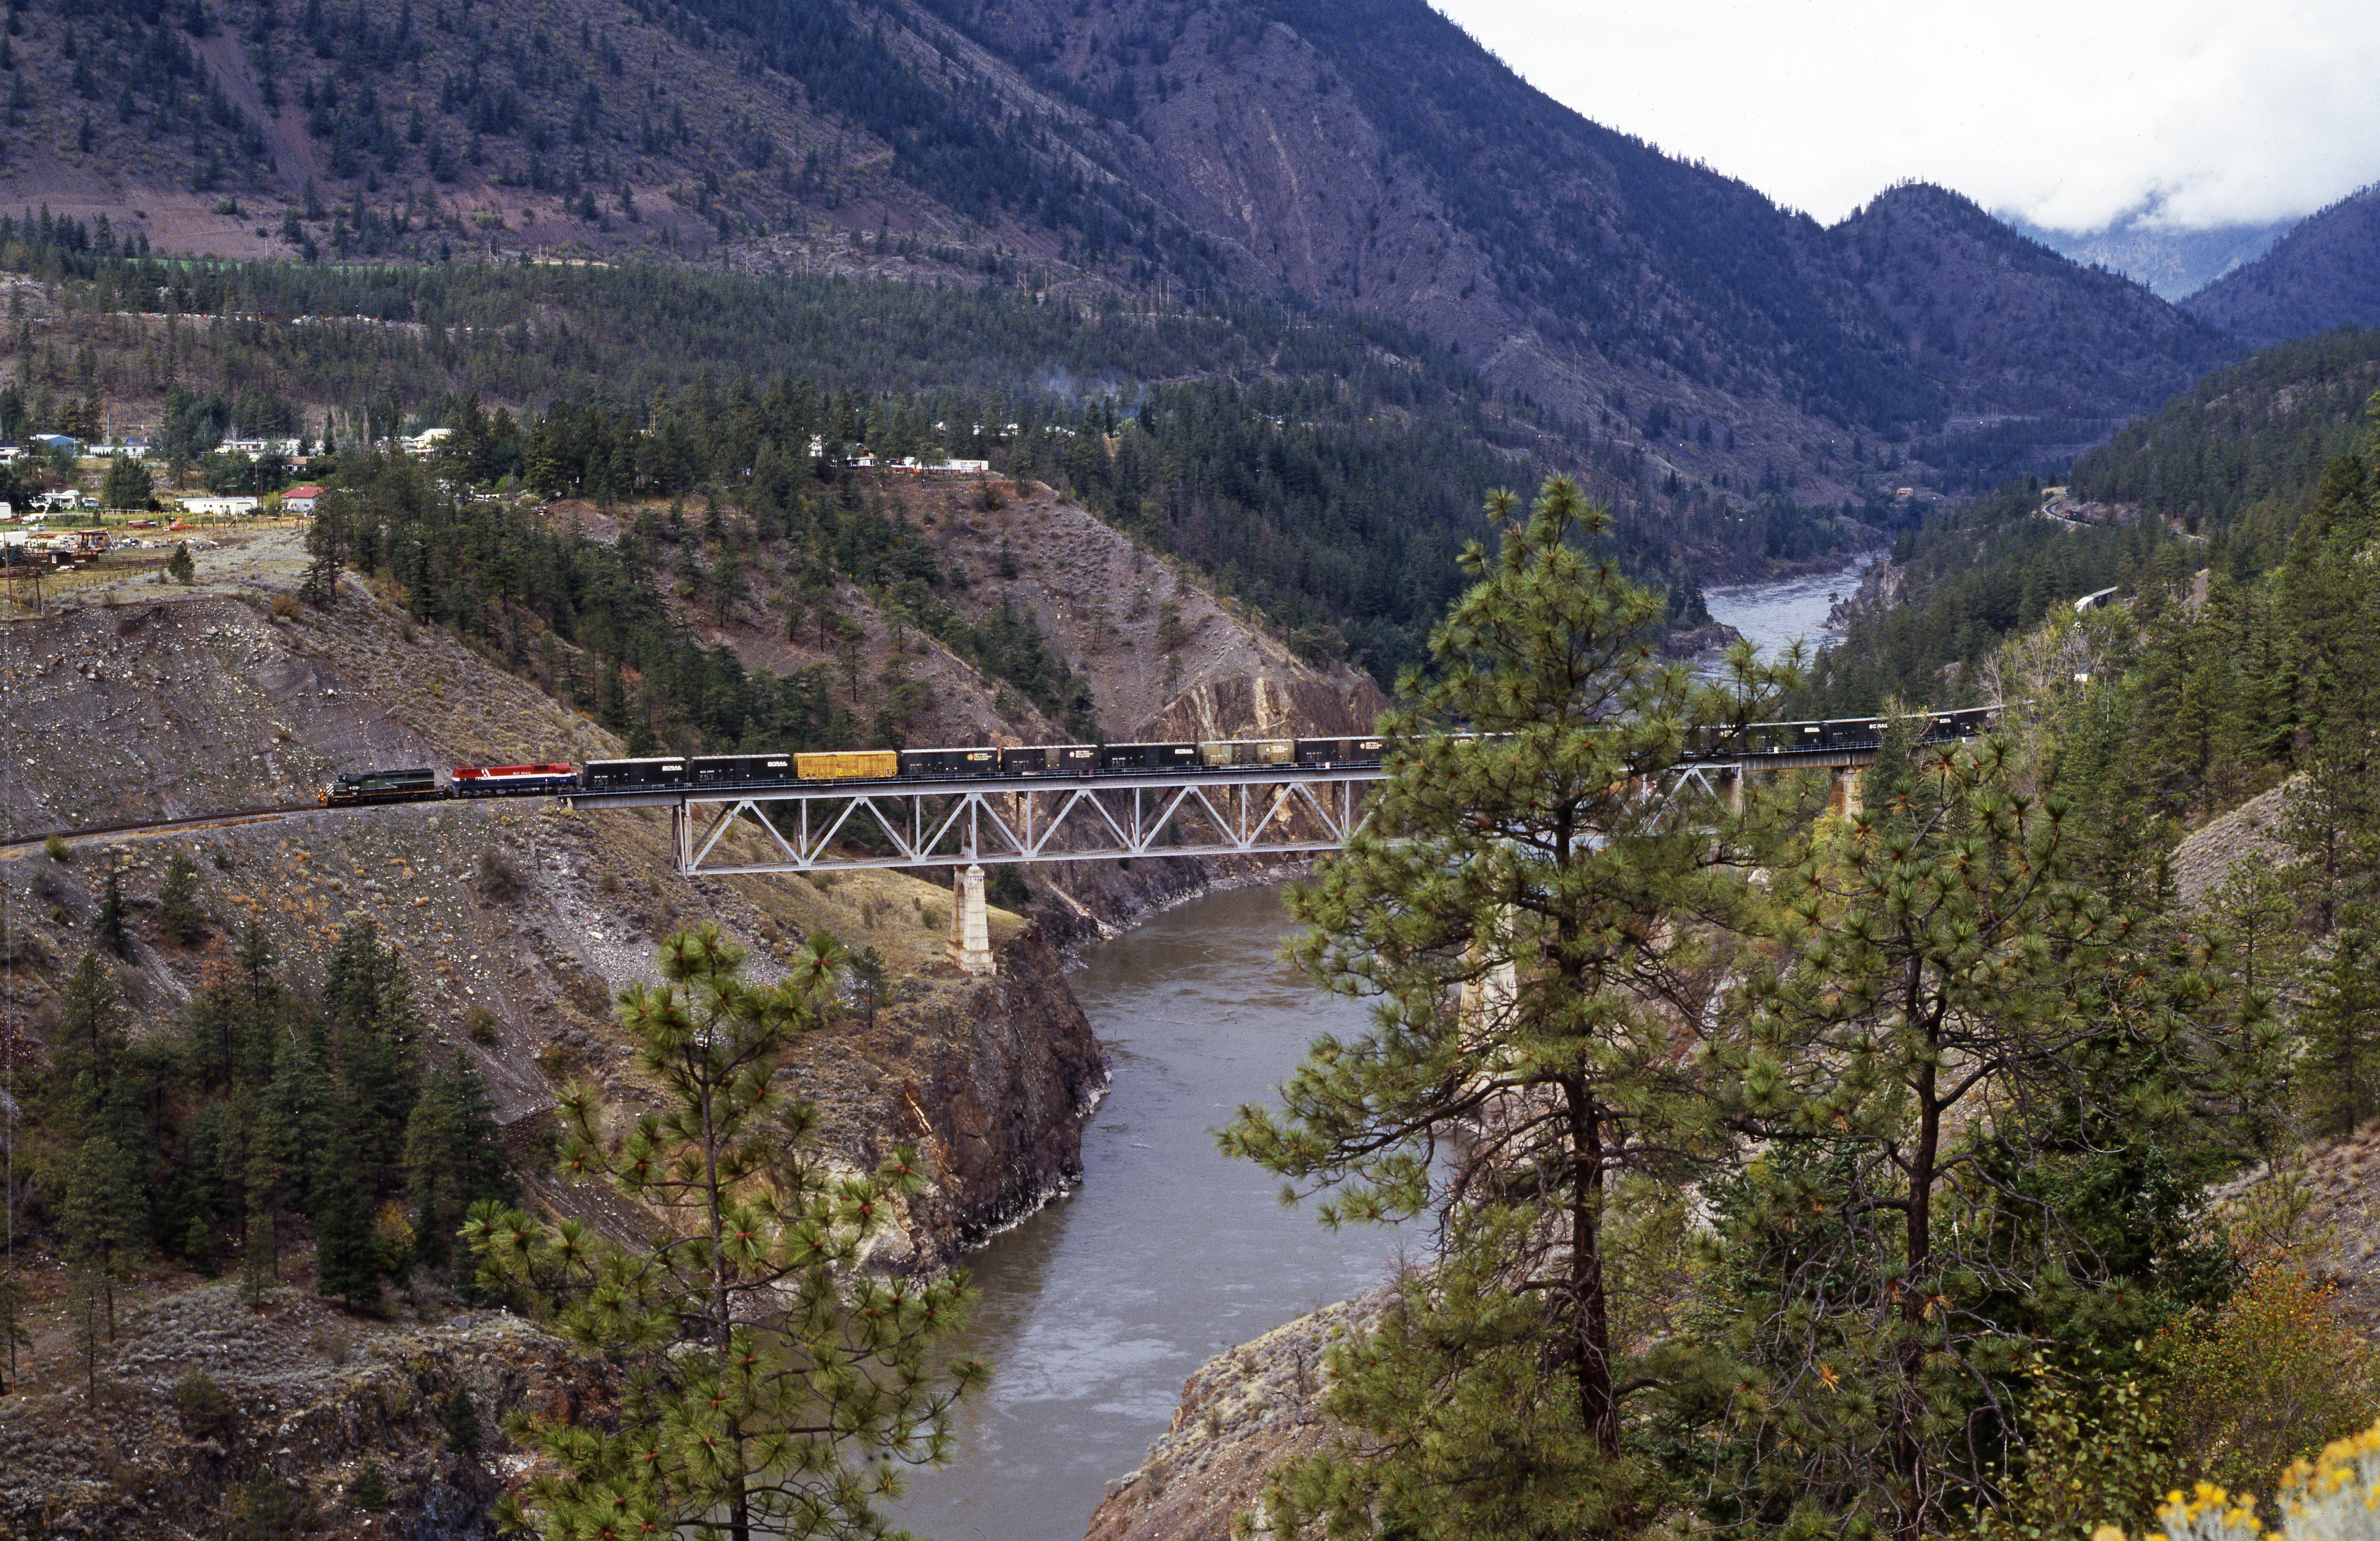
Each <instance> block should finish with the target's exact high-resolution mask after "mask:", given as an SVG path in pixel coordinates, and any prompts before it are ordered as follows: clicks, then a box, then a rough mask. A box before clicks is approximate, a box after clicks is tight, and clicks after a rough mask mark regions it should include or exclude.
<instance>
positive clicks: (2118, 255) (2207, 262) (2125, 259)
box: [1993, 206, 2297, 305]
mask: <svg viewBox="0 0 2380 1541" xmlns="http://www.w3.org/2000/svg"><path fill="white" fill-rule="evenodd" d="M2156 212H2157V211H2156V209H2155V207H2154V206H2151V207H2146V208H2142V209H2136V210H2133V211H2131V212H2127V213H2126V214H2124V215H2123V216H2122V217H2121V218H2119V219H2115V220H2112V221H2110V222H2108V223H2107V224H2103V225H2101V226H2099V227H2098V228H2097V229H2095V230H2058V229H2052V228H2050V227H2048V226H2046V225H2039V224H2034V223H2033V222H2032V221H2030V220H2027V219H2025V218H2024V217H2023V216H2022V215H2021V214H2015V213H2010V212H2007V211H2005V210H2002V211H1998V212H1995V214H1994V215H1993V217H1994V218H1996V219H1998V221H1999V222H2000V223H2001V224H2005V225H2007V226H2008V227H2009V228H2010V229H2011V230H2013V231H2015V232H2016V233H2017V234H2018V235H2020V236H2024V237H2030V238H2031V239H2034V240H2036V241H2039V242H2040V243H2041V244H2042V245H2044V246H2046V247H2047V248H2049V249H2051V250H2052V251H2055V252H2057V253H2058V254H2059V255H2061V256H2064V257H2069V258H2071V259H2073V260H2074V261H2077V262H2080V263H2082V264H2083V266H2085V267H2099V268H2109V269H2112V270H2113V271H2115V272H2117V273H2122V274H2123V275H2124V276H2125V277H2127V278H2130V279H2131V280H2133V281H2134V282H2135V283H2139V284H2143V285H2147V286H2148V287H2149V288H2150V289H2151V290H2152V291H2154V292H2155V294H2156V295H2157V297H2159V298H2161V299H2165V300H2168V301H2170V302H2172V303H2174V304H2177V305H2178V304H2180V303H2181V301H2182V299H2183V297H2185V296H2188V295H2192V294H2195V293H2197V292H2198V291H2199V290H2200V289H2203V288H2204V287H2205V286H2206V285H2209V284H2212V283H2213V282H2215V281H2216V279H2218V278H2221V277H2222V276H2223V275H2224V274H2226V273H2231V272H2233V271H2234V270H2236V269H2239V268H2242V267H2245V266H2246V265H2247V264H2249V263H2250V262H2253V261H2255V260H2256V259H2257V258H2259V257H2262V256H2263V255H2264V254H2265V252H2267V251H2269V250H2271V249H2272V246H2273V243H2274V242H2275V241H2277V240H2279V239H2280V238H2281V237H2283V236H2285V235H2287V234H2288V233H2289V227H2290V226H2291V225H2293V224H2296V223H2297V221H2295V220H2289V219H2284V220H2275V221H2273V222H2271V223H2269V224H2217V225H2210V226H2208V227H2206V228H2204V229H2201V230H2185V229H2180V228H2168V227H2167V226H2163V225H2155V224H2150V223H2149V220H2150V218H2151V217H2152V216H2153V215H2155V213H2156Z"/></svg>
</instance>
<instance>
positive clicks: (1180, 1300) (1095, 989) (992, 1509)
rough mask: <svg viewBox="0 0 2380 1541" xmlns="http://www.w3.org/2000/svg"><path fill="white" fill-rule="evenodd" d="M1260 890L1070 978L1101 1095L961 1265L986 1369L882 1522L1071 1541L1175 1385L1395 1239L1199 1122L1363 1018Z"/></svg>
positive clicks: (1334, 1290) (1348, 1284)
mask: <svg viewBox="0 0 2380 1541" xmlns="http://www.w3.org/2000/svg"><path fill="white" fill-rule="evenodd" d="M1289 929H1290V922H1289V919H1288V917H1287V916H1285V915H1284V914H1283V913H1282V909H1281V893H1280V892H1279V891H1278V890H1275V889H1269V888H1255V889H1241V890H1237V891H1234V892H1226V893H1213V894H1208V895H1207V896H1206V897H1204V898H1200V899H1196V900H1193V901H1191V902H1190V903H1188V904H1184V905H1181V906H1180V907H1178V908H1175V909H1172V910H1170V911H1167V912H1166V913H1165V914H1163V915H1160V916H1157V917H1155V918H1154V919H1152V920H1150V921H1148V922H1147V924H1146V925H1143V926H1141V927H1139V928H1136V929H1135V930H1133V931H1132V932H1130V933H1129V934H1127V935H1125V936H1123V937H1120V938H1118V939H1116V940H1112V941H1108V942H1103V943H1101V944H1099V946H1098V947H1097V948H1095V949H1094V950H1093V951H1092V952H1091V953H1090V954H1089V956H1088V958H1087V964H1086V966H1085V967H1084V968H1083V970H1082V971H1081V972H1080V973H1078V974H1076V975H1075V976H1074V978H1073V981H1072V983H1073V985H1074V988H1075V995H1076V996H1077V997H1078V998H1079V999H1080V1000H1081V1001H1082V1003H1083V1010H1084V1011H1085V1012H1087V1013H1089V1015H1090V1019H1091V1025H1092V1026H1093V1027H1094V1028H1096V1029H1097V1030H1098V1032H1099V1037H1100V1040H1101V1041H1102V1042H1104V1043H1105V1044H1106V1045H1107V1046H1108V1051H1109V1054H1110V1057H1111V1060H1112V1061H1113V1063H1114V1070H1115V1084H1114V1088H1113V1089H1112V1090H1111V1092H1109V1094H1108V1096H1107V1099H1106V1100H1105V1101H1103V1102H1102V1103H1101V1104H1100V1105H1099V1112H1098V1114H1097V1116H1096V1118H1095V1119H1094V1121H1093V1123H1092V1127H1091V1128H1090V1129H1089V1130H1088V1131H1087V1132H1086V1134H1085V1135H1084V1138H1083V1172H1084V1181H1083V1185H1082V1187H1081V1188H1079V1189H1078V1190H1076V1191H1075V1194H1074V1195H1073V1196H1071V1197H1068V1198H1065V1199H1062V1200H1060V1201H1059V1202H1058V1203H1056V1204H1053V1205H1051V1206H1050V1207H1049V1208H1047V1209H1044V1210H1042V1211H1041V1213H1039V1214H1038V1215H1036V1216H1034V1217H1033V1218H1032V1219H1029V1220H1027V1221H1026V1222H1025V1223H1024V1224H1023V1225H1021V1226H1019V1227H1018V1228H1017V1229H1015V1230H1014V1231H1012V1232H1008V1233H1007V1234H1005V1235H1003V1236H1001V1237H998V1238H996V1239H995V1240H994V1241H993V1242H992V1244H990V1246H989V1247H987V1248H985V1249H984V1250H983V1251H982V1252H980V1253H977V1255H976V1256H974V1257H973V1258H971V1259H969V1267H970V1268H971V1269H972V1271H973V1273H974V1275H975V1280H976V1285H977V1289H978V1290H979V1291H980V1292H981V1295H982V1300H981V1303H980V1304H978V1305H977V1309H976V1313H975V1317H974V1319H973V1321H972V1323H971V1326H970V1330H969V1332H968V1341H965V1343H964V1344H963V1345H962V1348H963V1349H964V1351H965V1352H968V1353H974V1354H976V1355H977V1356H978V1357H980V1358H982V1359H983V1360H984V1361H985V1362H986V1363H988V1364H990V1365H991V1368H992V1382H991V1385H990V1388H989V1389H986V1390H985V1391H984V1392H983V1393H982V1394H981V1395H980V1396H978V1397H976V1398H974V1399H972V1400H971V1401H968V1402H966V1403H963V1404H962V1405H961V1408H960V1411H959V1414H958V1418H957V1441H956V1451H955V1459H954V1460H953V1462H952V1463H951V1464H950V1465H949V1466H946V1467H943V1468H941V1469H939V1470H936V1471H929V1472H920V1473H918V1474H916V1475H915V1476H914V1477H913V1479H912V1481H911V1484H910V1490H909V1494H908V1496H907V1498H905V1499H904V1500H903V1502H902V1503H901V1505H900V1507H899V1511H898V1514H897V1518H898V1521H899V1523H901V1524H902V1525H903V1526H904V1527H905V1528H906V1529H909V1530H911V1531H914V1532H916V1533H917V1535H922V1536H928V1537H931V1538H932V1541H1072V1538H1074V1537H1076V1536H1079V1535H1082V1534H1083V1531H1084V1528H1085V1527H1086V1525H1087V1523H1089V1520H1090V1516H1091V1511H1092V1510H1093V1509H1094V1508H1096V1507H1098V1504H1099V1499H1100V1498H1101V1497H1102V1496H1104V1495H1105V1493H1106V1491H1107V1486H1108V1484H1109V1483H1111V1482H1112V1481H1113V1480H1115V1479H1116V1478H1117V1477H1120V1476H1122V1475H1123V1474H1125V1473H1126V1472H1129V1471H1131V1470H1132V1469H1133V1468H1134V1467H1135V1466H1137V1465H1139V1464H1140V1462H1141V1457H1142V1456H1143V1455H1144V1454H1145V1453H1146V1452H1147V1450H1148V1447H1149V1444H1150V1443H1151V1441H1153V1440H1154V1439H1155V1438H1157V1437H1158V1436H1159V1435H1160V1434H1161V1433H1163V1432H1164V1431H1165V1426H1166V1425H1167V1424H1168V1423H1169V1422H1171V1421H1172V1417H1173V1408H1174V1403H1175V1402H1176V1401H1177V1400H1178V1399H1179V1398H1180V1396H1181V1393H1182V1382H1183V1380H1184V1378H1185V1377H1188V1375H1189V1374H1190V1372H1191V1371H1192V1370H1195V1369H1196V1368H1197V1367H1198V1366H1199V1365H1201V1364H1203V1363H1205V1362H1206V1361H1207V1360H1208V1359H1209V1358H1211V1357H1213V1356H1214V1355H1216V1354H1218V1353H1221V1352H1223V1351H1224V1350H1225V1349H1228V1348H1232V1347H1233V1346H1235V1345H1237V1344H1239V1343H1243V1342H1245V1341H1247V1340H1249V1339H1251V1338H1255V1337H1257V1336H1258V1335H1260V1334H1262V1333H1264V1332H1267V1331H1269V1330H1270V1329H1273V1328H1275V1327H1278V1326H1280V1325H1281V1323H1282V1322H1285V1321H1288V1320H1289V1319H1290V1318H1292V1317H1296V1316H1299V1315H1301V1314H1303V1313H1304V1312H1305V1311H1308V1310H1310V1309H1312V1308H1313V1307H1315V1306H1317V1305H1321V1304H1327V1303H1329V1302H1330V1301H1334V1300H1342V1299H1344V1298H1346V1297H1347V1296H1349V1295H1351V1294H1355V1293H1358V1292H1362V1291H1364V1290H1367V1289H1369V1288H1371V1287H1372V1286H1373V1285H1375V1284H1377V1283H1378V1282H1380V1281H1381V1280H1383V1279H1385V1278H1386V1277H1387V1274H1388V1270H1389V1268H1390V1265H1391V1263H1392V1261H1393V1259H1394V1257H1395V1255H1396V1250H1397V1246H1398V1244H1399V1235H1398V1232H1395V1231H1391V1230H1389V1229H1386V1228H1382V1227H1378V1226H1349V1227H1346V1228H1345V1229H1343V1230H1342V1231H1341V1232H1339V1233H1338V1234H1336V1235H1333V1234H1331V1233H1330V1232H1329V1231H1326V1230H1325V1229H1324V1228H1323V1227H1322V1226H1321V1225H1320V1224H1318V1222H1317V1221H1316V1220H1315V1218H1314V1211H1313V1208H1312V1207H1311V1205H1306V1206H1302V1207H1297V1208H1294V1209H1290V1208H1283V1207H1281V1205H1280V1204H1279V1203H1278V1202H1277V1200H1276V1195H1278V1194H1279V1192H1280V1188H1281V1184H1280V1182H1279V1180H1278V1179H1276V1178H1273V1177H1271V1176H1269V1175H1268V1174H1266V1173H1265V1172H1264V1171H1261V1170H1260V1169H1258V1168H1257V1167H1256V1166H1253V1165H1251V1164H1249V1163H1247V1162H1244V1161H1227V1160H1225V1159H1223V1158H1222V1157H1221V1156H1220V1155H1218V1154H1216V1151H1215V1141H1214V1135H1213V1133H1212V1131H1214V1130H1215V1129H1217V1128H1219V1127H1220V1126H1221V1125H1222V1124H1224V1123H1226V1122H1229V1121H1230V1120H1231V1118H1232V1115H1233V1111H1234V1110H1236V1109H1237V1108H1238V1107H1239V1106H1240V1104H1242V1103H1244V1102H1267V1103H1269V1102H1270V1101H1271V1100H1272V1098H1273V1088H1274V1087H1275V1086H1279V1085H1280V1084H1281V1081H1282V1080H1283V1079H1285V1078H1286V1077H1287V1076H1288V1074H1289V1073H1290V1071H1291V1070H1292V1069H1293V1068H1294V1067H1295V1065H1296V1064H1297V1062H1298V1061H1299V1060H1301V1059H1303V1058H1304V1057H1305V1046H1306V1044H1307V1043H1308V1042H1309V1041H1311V1040H1312V1039H1313V1038H1314V1037H1315V1036H1316V1035H1318V1034H1319V1033H1322V1032H1325V1031H1330V1032H1336V1033H1339V1034H1341V1035H1342V1036H1346V1035H1351V1034H1354V1033H1355V1032H1358V1031H1360V1030H1361V1029H1362V1027H1363V1025H1364V1024H1365V1021H1366V1016H1365V1008H1364V1006H1363V1004H1362V1003H1361V1002H1358V1001H1342V1000H1335V999H1333V998H1330V997H1329V996H1324V995H1320V994H1318V993H1316V992H1315V991H1314V990H1313V989H1310V988H1309V987H1308V986H1307V985H1306V984H1305V982H1304V981H1303V980H1302V979H1301V978H1299V977H1298V976H1297V975H1296V974H1295V972H1294V971H1293V970H1292V969H1291V968H1290V967H1289V966H1288V965H1285V964H1283V963H1282V962H1281V960H1280V957H1279V955H1278V953H1279V947H1280V942H1281V938H1282V937H1283V936H1284V935H1285V934H1286V933H1287V932H1288V931H1289Z"/></svg>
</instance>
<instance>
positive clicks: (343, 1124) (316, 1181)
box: [307, 1114, 385, 1310]
mask: <svg viewBox="0 0 2380 1541" xmlns="http://www.w3.org/2000/svg"><path fill="white" fill-rule="evenodd" d="M353 1122H354V1119H353V1115H352V1114H350V1115H349V1116H348V1117H346V1118H341V1119H340V1120H338V1121H337V1122H336V1123H335V1124H334V1127H333V1129H332V1133H331V1138H330V1139H329V1141H328V1142H327V1143H326V1144H324V1145H323V1147H322V1152H321V1159H320V1160H319V1161H318V1162H317V1163H316V1165H315V1167H314V1171H313V1175H312V1178H311V1180H310V1182H309V1183H308V1184H307V1189H308V1198H307V1207H308V1212H309V1213H310V1216H311V1218H312V1219H313V1221H314V1274H315V1284H314V1289H315V1292H316V1293H318V1294H321V1295H323V1296H326V1297H329V1298H333V1299H337V1300H343V1301H345V1302H346V1303H347V1304H349V1305H351V1306H354V1307H356V1308H358V1309H359V1310H371V1309H374V1308H376V1307H378V1305H379V1304H380V1299H381V1292H380V1276H381V1272H382V1266H383V1262H384V1261H385V1259H383V1256H382V1249H381V1244H380V1238H379V1236H378V1235H377V1234H376V1233H375V1232H374V1231H373V1229H372V1185H371V1171H370V1163H368V1162H367V1160H366V1159H365V1157H364V1154H363V1152H362V1150H361V1149H360V1148H359V1146H360V1141H359V1140H358V1136H357V1134H356V1131H355V1130H354V1128H353V1126H352V1125H353Z"/></svg>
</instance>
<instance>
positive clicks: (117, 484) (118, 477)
mask: <svg viewBox="0 0 2380 1541" xmlns="http://www.w3.org/2000/svg"><path fill="white" fill-rule="evenodd" d="M152 491H154V488H153V486H152V482H151V480H150V476H149V467H147V466H145V465H143V464H141V463H140V461H138V460H135V459H133V458H132V456H130V455H117V456H116V457H115V458H114V459H113V460H110V461H109V462H108V463H107V474H106V475H105V476H104V477H103V478H101V479H100V483H99V501H100V503H101V504H102V505H103V506H105V507H108V508H146V507H148V506H149V496H150V493H151V492H152ZM176 549H177V550H180V549H184V548H178V547H177V548H176ZM175 576H176V577H179V576H181V575H179V574H178V573H177V574H176V575H175ZM183 581H185V582H187V581H188V579H184V580H183Z"/></svg>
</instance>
